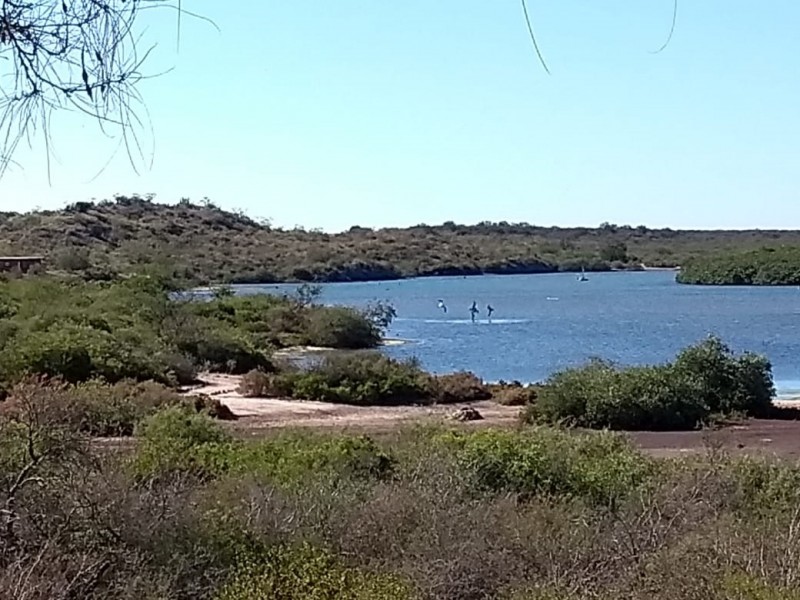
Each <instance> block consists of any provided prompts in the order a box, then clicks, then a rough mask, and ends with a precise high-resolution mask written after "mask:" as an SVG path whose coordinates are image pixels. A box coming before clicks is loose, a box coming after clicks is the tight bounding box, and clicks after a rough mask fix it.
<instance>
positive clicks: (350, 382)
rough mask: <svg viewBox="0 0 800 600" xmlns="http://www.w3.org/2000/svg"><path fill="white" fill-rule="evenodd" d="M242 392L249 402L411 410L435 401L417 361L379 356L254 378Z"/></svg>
mask: <svg viewBox="0 0 800 600" xmlns="http://www.w3.org/2000/svg"><path fill="white" fill-rule="evenodd" d="M240 391H241V392H242V393H243V394H245V395H249V396H289V397H292V398H298V399H301V400H317V401H321V402H336V403H341V404H359V405H378V404H383V405H392V404H413V403H417V402H426V401H430V400H431V399H432V388H431V378H430V376H429V375H428V374H427V373H425V372H424V371H423V370H422V369H421V368H420V367H419V365H418V363H417V362H416V361H413V360H411V361H397V360H393V359H391V358H388V357H386V356H384V355H382V354H379V353H377V352H356V353H348V354H342V355H333V356H326V357H324V358H322V360H321V361H320V363H319V364H317V365H314V366H312V367H311V368H309V369H306V370H300V369H290V370H286V371H283V372H281V373H277V374H274V375H266V374H263V373H258V372H254V373H250V374H248V375H246V376H245V377H244V379H243V382H242V386H241V388H240Z"/></svg>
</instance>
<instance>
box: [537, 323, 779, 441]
mask: <svg viewBox="0 0 800 600" xmlns="http://www.w3.org/2000/svg"><path fill="white" fill-rule="evenodd" d="M774 395H775V389H774V386H773V382H772V370H771V366H770V364H769V362H768V361H767V360H766V359H765V358H763V357H761V356H756V355H753V354H750V353H745V354H743V355H741V356H734V354H733V353H732V352H731V350H730V349H729V348H728V347H727V346H725V345H724V344H723V343H722V342H721V341H720V340H718V339H716V338H709V339H708V340H705V341H704V342H701V343H699V344H696V345H694V346H691V347H689V348H687V349H685V350H683V351H682V352H680V353H679V354H678V356H677V357H676V359H675V361H674V362H672V363H669V364H665V365H658V366H647V367H628V368H622V369H621V368H617V367H616V366H614V365H612V364H610V363H607V362H604V361H593V362H591V363H589V364H588V365H586V366H584V367H579V368H572V369H566V370H564V371H561V372H558V373H555V374H554V375H552V376H551V377H550V378H549V379H548V380H547V382H546V383H545V385H544V386H542V387H541V388H540V390H539V392H538V398H537V401H536V403H535V404H532V405H531V406H530V407H529V408H528V409H527V410H526V412H525V417H524V418H525V419H526V420H528V421H543V422H550V423H556V422H566V423H567V424H570V425H576V426H580V427H593V428H603V427H608V428H611V429H650V430H659V429H692V428H695V427H696V426H698V425H699V424H700V423H702V422H704V421H708V420H709V419H710V418H711V417H712V416H714V415H720V414H722V415H730V414H735V413H744V414H746V415H751V416H765V415H766V414H768V413H769V410H770V407H771V403H772V398H773V397H774Z"/></svg>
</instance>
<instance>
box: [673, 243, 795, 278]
mask: <svg viewBox="0 0 800 600" xmlns="http://www.w3.org/2000/svg"><path fill="white" fill-rule="evenodd" d="M677 281H678V282H679V283H693V284H706V285H800V246H778V247H774V246H765V247H762V248H758V249H755V250H748V251H741V250H739V251H731V252H726V253H724V254H711V255H708V256H699V257H697V258H694V259H692V260H690V261H687V262H686V263H685V264H684V265H683V267H682V269H681V272H680V273H679V274H678V276H677Z"/></svg>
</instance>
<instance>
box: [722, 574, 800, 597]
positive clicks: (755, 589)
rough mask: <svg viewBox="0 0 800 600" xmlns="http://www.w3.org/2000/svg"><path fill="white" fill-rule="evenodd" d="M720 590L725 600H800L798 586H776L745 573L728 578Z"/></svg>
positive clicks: (731, 575) (724, 580) (723, 581)
mask: <svg viewBox="0 0 800 600" xmlns="http://www.w3.org/2000/svg"><path fill="white" fill-rule="evenodd" d="M720 588H721V589H720V592H721V595H722V594H724V598H725V600H800V589H798V588H797V586H791V585H775V584H773V583H770V582H768V581H766V580H764V579H763V578H761V577H755V576H753V575H747V574H744V573H736V574H730V575H728V576H726V577H725V578H724V579H723V580H722V585H720Z"/></svg>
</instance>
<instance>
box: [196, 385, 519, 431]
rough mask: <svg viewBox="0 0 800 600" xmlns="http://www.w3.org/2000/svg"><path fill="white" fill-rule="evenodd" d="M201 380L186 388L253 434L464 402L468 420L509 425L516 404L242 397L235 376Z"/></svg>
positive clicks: (441, 413)
mask: <svg viewBox="0 0 800 600" xmlns="http://www.w3.org/2000/svg"><path fill="white" fill-rule="evenodd" d="M201 379H202V381H203V385H202V386H198V387H194V388H191V390H188V391H189V393H195V394H196V393H200V394H207V395H209V396H211V397H213V398H216V399H218V400H219V401H220V402H222V403H223V404H226V405H227V406H228V408H230V409H231V410H232V411H233V413H234V414H235V415H236V416H237V417H239V419H238V420H237V421H236V422H235V423H234V424H233V427H235V428H236V429H244V430H247V431H249V432H252V433H254V434H255V433H257V432H258V430H263V429H271V428H278V427H317V428H327V427H335V428H342V429H354V428H355V429H369V430H376V429H377V430H384V429H393V428H396V427H398V426H400V425H408V424H412V423H431V422H437V421H446V420H448V421H449V420H450V419H449V417H450V416H451V415H452V414H453V413H455V412H456V411H458V410H459V409H460V408H463V407H470V408H474V409H476V410H477V411H478V412H479V413H480V415H481V416H482V417H483V419H481V420H479V421H470V422H468V423H469V424H470V425H472V426H475V425H478V426H483V427H486V426H513V425H514V424H515V423H516V422H517V416H518V415H519V407H513V406H501V405H499V404H497V403H495V402H492V401H491V400H483V401H479V402H464V403H457V404H447V405H434V406H421V405H420V406H350V405H346V404H333V403H328V402H311V401H305V400H294V399H291V398H245V397H244V396H242V395H241V394H240V393H239V392H238V391H237V388H238V386H239V379H240V378H239V377H238V376H235V375H219V374H206V375H203V376H202V378H201Z"/></svg>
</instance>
